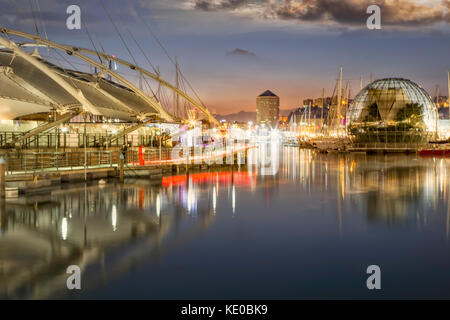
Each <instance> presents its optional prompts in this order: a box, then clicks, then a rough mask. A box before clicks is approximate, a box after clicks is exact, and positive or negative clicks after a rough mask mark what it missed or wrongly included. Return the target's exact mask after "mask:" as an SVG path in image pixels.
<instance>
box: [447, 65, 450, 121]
mask: <svg viewBox="0 0 450 320" xmlns="http://www.w3.org/2000/svg"><path fill="white" fill-rule="evenodd" d="M447 87H448V95H447V105H448V107H449V110H450V71H447ZM448 117H449V119H450V111H449V113H448Z"/></svg>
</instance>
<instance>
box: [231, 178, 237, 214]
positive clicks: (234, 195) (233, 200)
mask: <svg viewBox="0 0 450 320" xmlns="http://www.w3.org/2000/svg"><path fill="white" fill-rule="evenodd" d="M231 207H232V209H233V216H234V213H235V212H236V188H235V186H234V184H233V188H232V191H231Z"/></svg>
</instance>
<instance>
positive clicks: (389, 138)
mask: <svg viewBox="0 0 450 320" xmlns="http://www.w3.org/2000/svg"><path fill="white" fill-rule="evenodd" d="M347 119H348V126H347V129H348V135H349V137H350V139H351V140H352V142H354V143H376V142H381V143H425V142H427V141H429V140H430V139H432V138H433V137H434V135H435V134H436V130H437V120H438V113H437V110H436V106H435V105H434V103H433V101H432V100H431V97H430V96H429V95H428V93H427V92H426V91H425V90H424V89H423V88H422V87H420V86H419V85H417V84H416V83H414V82H412V81H410V80H407V79H401V78H386V79H380V80H376V81H374V82H372V83H371V84H369V85H367V86H366V87H365V88H364V89H363V90H361V91H360V92H359V93H358V95H357V96H356V97H355V99H354V101H353V103H352V104H351V106H350V108H349V112H348V117H347Z"/></svg>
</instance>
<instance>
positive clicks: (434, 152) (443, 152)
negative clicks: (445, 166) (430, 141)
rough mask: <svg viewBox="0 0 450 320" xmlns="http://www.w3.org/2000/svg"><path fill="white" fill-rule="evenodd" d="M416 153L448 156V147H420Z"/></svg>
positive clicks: (428, 155)
mask: <svg viewBox="0 0 450 320" xmlns="http://www.w3.org/2000/svg"><path fill="white" fill-rule="evenodd" d="M418 154H419V156H421V157H450V149H422V150H419V152H418Z"/></svg>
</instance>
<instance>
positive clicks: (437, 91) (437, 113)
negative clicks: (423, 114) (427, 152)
mask: <svg viewBox="0 0 450 320" xmlns="http://www.w3.org/2000/svg"><path fill="white" fill-rule="evenodd" d="M438 132H439V86H438V85H437V86H436V137H435V139H436V140H437V139H438V138H439V135H438Z"/></svg>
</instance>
